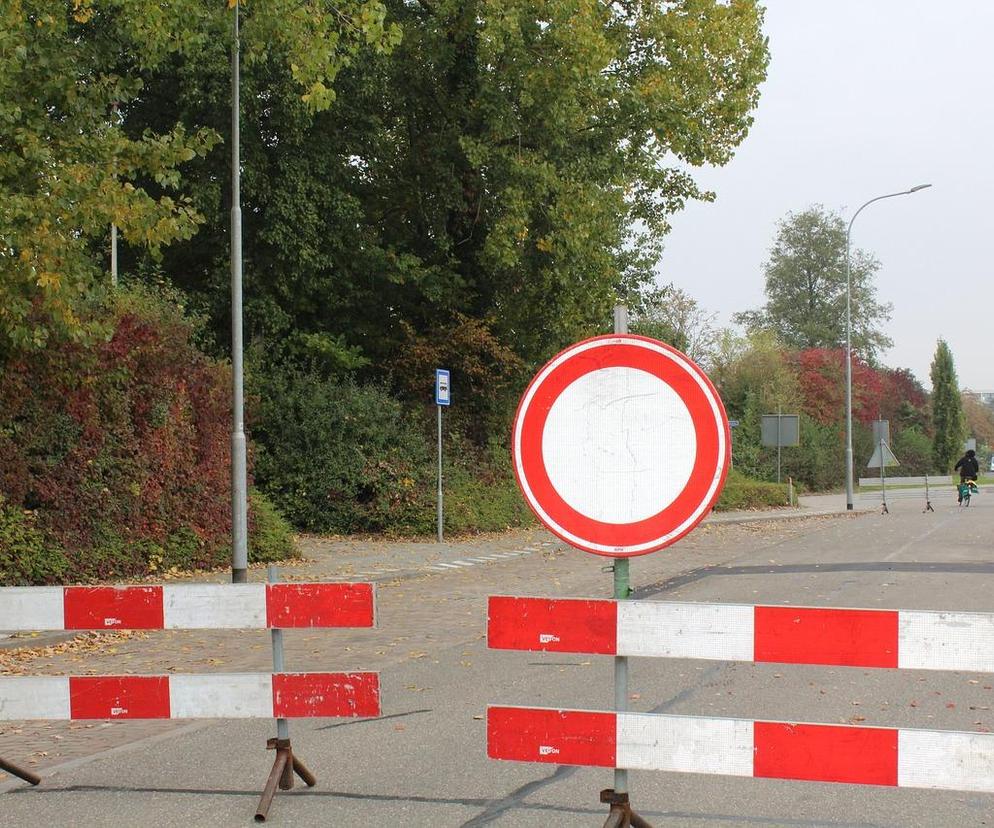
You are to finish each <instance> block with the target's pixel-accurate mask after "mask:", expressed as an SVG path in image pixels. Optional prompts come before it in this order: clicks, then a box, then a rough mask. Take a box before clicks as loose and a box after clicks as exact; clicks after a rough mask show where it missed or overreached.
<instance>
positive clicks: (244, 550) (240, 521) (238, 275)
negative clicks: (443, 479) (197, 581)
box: [231, 0, 248, 584]
mask: <svg viewBox="0 0 994 828" xmlns="http://www.w3.org/2000/svg"><path fill="white" fill-rule="evenodd" d="M239 6H240V4H239V3H238V0H236V2H235V4H234V12H235V20H234V39H233V40H232V44H231V379H232V394H231V397H232V416H231V581H232V583H235V584H244V583H245V582H246V581H247V580H248V491H247V489H248V481H247V473H246V467H247V460H246V446H245V392H244V369H243V365H242V350H243V346H242V204H241V155H240V152H241V135H240V131H239V116H240V100H239V92H240V82H241V72H240V69H241V67H240V65H239V64H240V61H239V52H240V50H241V44H240V42H239V31H238V14H239V12H240V8H239Z"/></svg>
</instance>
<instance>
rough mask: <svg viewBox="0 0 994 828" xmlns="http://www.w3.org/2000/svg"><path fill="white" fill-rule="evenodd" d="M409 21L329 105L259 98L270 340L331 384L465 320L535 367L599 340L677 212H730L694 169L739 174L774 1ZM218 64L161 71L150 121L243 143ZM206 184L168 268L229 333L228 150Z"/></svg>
mask: <svg viewBox="0 0 994 828" xmlns="http://www.w3.org/2000/svg"><path fill="white" fill-rule="evenodd" d="M389 9H390V13H391V15H392V18H393V19H394V20H396V22H397V23H398V24H399V25H400V26H401V27H402V29H403V31H404V38H403V41H402V42H401V44H400V45H399V47H398V48H397V49H396V50H395V51H394V52H393V53H391V54H389V55H384V54H377V53H375V52H374V51H373V50H363V51H361V52H360V53H359V54H357V55H356V57H355V59H354V60H353V62H352V64H351V66H350V67H349V68H348V69H347V70H346V71H344V72H343V73H342V74H341V75H340V76H339V78H338V86H337V89H338V91H339V95H338V98H337V101H336V104H335V106H334V107H333V108H332V109H330V110H329V111H327V112H324V113H316V114H315V113H313V112H311V111H309V110H308V109H307V108H306V107H303V106H301V105H299V104H298V103H297V102H295V101H292V100H290V99H289V98H288V97H287V95H286V94H285V91H284V90H285V89H287V88H288V85H289V83H290V82H291V81H292V78H289V77H288V76H287V72H286V69H285V64H284V63H280V62H278V61H260V62H258V63H257V64H256V65H255V66H254V67H253V68H251V69H249V70H248V72H247V77H246V84H247V88H248V89H250V90H252V89H255V90H264V89H267V90H271V92H270V93H269V94H265V95H263V94H255V95H250V94H246V96H245V102H246V104H245V105H246V113H245V122H244V126H243V138H244V141H245V146H246V149H245V177H244V179H243V198H244V203H245V208H246V209H245V231H246V248H245V263H246V280H245V289H246V328H247V331H248V333H249V335H250V336H251V337H253V338H255V339H257V340H258V339H264V340H265V341H267V342H269V343H279V345H280V347H282V348H286V349H289V350H292V351H294V352H295V353H296V354H297V355H298V356H301V357H304V358H308V354H309V353H311V352H313V350H314V347H315V345H320V346H321V347H322V348H323V351H324V353H325V355H326V356H329V357H331V358H330V359H329V360H328V366H329V370H334V368H335V365H334V362H335V359H337V360H338V369H339V370H348V369H349V365H348V364H347V363H348V362H349V361H350V360H352V359H354V358H359V359H362V360H367V361H368V368H367V369H366V371H367V375H368V374H372V375H375V376H376V377H377V378H379V377H381V376H383V374H384V373H385V372H386V370H387V366H389V365H390V364H391V363H392V362H393V361H394V360H395V358H396V356H397V354H398V353H401V352H402V351H404V350H405V349H408V348H411V347H419V343H418V340H419V339H421V340H424V339H434V338H435V337H436V336H437V335H438V333H439V332H442V333H443V335H444V331H445V328H446V326H447V325H450V324H460V322H459V320H463V319H472V320H476V321H477V322H478V323H479V324H480V325H482V326H483V328H484V329H485V330H483V329H480V330H479V331H478V333H479V336H478V337H476V340H477V341H478V342H480V343H486V342H487V341H488V340H490V338H491V337H492V338H493V339H494V340H496V341H497V342H499V343H501V345H502V346H504V347H510V348H512V349H513V351H514V352H515V354H516V355H517V357H518V358H520V359H521V360H523V361H524V362H525V363H534V362H535V361H537V360H540V359H542V358H543V357H545V356H547V355H548V354H549V352H550V351H552V350H554V349H555V348H557V347H559V346H561V345H562V344H564V343H565V342H568V341H570V340H572V339H574V338H576V337H577V336H580V335H583V334H587V333H592V332H595V331H597V330H599V329H600V328H601V327H602V326H603V324H604V320H605V319H607V318H609V315H610V306H611V304H612V303H613V302H614V301H615V299H616V297H617V296H618V294H619V291H620V292H622V293H624V294H625V295H626V296H629V297H632V298H634V297H635V296H637V295H638V294H639V293H640V292H641V291H642V290H643V289H644V288H645V286H646V285H648V284H650V280H651V278H652V269H653V265H654V264H655V261H656V259H657V257H658V253H659V239H660V238H661V236H662V235H663V233H664V232H665V230H666V229H667V227H668V225H667V218H668V216H669V215H671V214H672V213H673V212H674V211H676V210H678V209H680V208H681V207H682V206H683V204H684V203H685V201H686V200H687V199H689V198H709V197H710V194H708V193H706V192H703V191H701V190H700V189H699V188H698V187H697V186H696V184H695V183H694V181H693V179H692V177H691V176H690V175H689V174H688V173H687V172H686V171H685V170H686V168H687V166H688V165H701V164H723V163H725V162H726V161H727V160H728V159H729V158H730V157H731V155H732V152H733V150H734V148H735V147H736V146H737V145H738V144H739V142H741V140H742V139H743V138H744V137H745V135H746V133H747V131H748V128H749V126H750V124H751V111H752V109H753V108H754V107H755V105H756V102H757V99H758V86H759V83H760V82H761V81H762V79H763V77H764V75H765V67H766V62H767V50H766V42H765V39H764V38H763V36H762V34H761V31H760V26H761V21H762V12H761V10H760V9H759V8H758V7H757V5H756V3H755V2H752V0H734V2H730V3H725V2H716V1H715V0H680V2H674V3H667V4H642V3H631V4H628V3H615V4H604V3H600V2H595V0H500V2H497V0H474V1H473V2H465V0H430V1H429V0H424V2H420V3H415V2H402V1H401V0H392V2H390V3H389ZM197 59H198V60H201V61H202V62H203V64H202V65H203V71H200V70H198V71H196V72H192V73H191V72H188V71H187V70H186V69H185V68H183V67H181V66H179V65H171V66H167V67H163V68H162V69H160V70H158V71H157V72H155V73H151V74H150V75H149V76H148V77H147V78H146V87H147V89H148V90H149V93H150V94H149V98H148V100H149V104H148V105H147V106H145V107H144V108H142V109H141V111H138V110H134V111H133V112H132V113H131V120H130V125H129V128H130V129H133V130H135V131H136V132H140V131H141V130H142V129H144V127H145V126H146V125H148V124H154V123H156V122H157V120H156V119H161V118H163V117H165V118H166V119H167V120H168V119H175V120H180V121H182V122H186V123H208V124H212V125H213V126H214V128H215V129H217V130H218V131H219V132H221V133H222V134H223V133H224V130H225V127H224V125H223V123H219V122H218V121H216V120H215V121H212V120H211V117H212V116H211V114H210V113H211V112H213V111H215V110H216V109H217V102H218V101H219V100H221V99H222V98H223V96H224V95H225V94H226V93H225V90H224V89H223V87H221V86H219V85H218V84H217V83H216V82H211V81H210V78H211V77H212V74H213V73H212V71H211V70H210V69H209V67H210V66H211V65H212V63H216V62H219V61H220V57H212V56H211V47H210V46H209V45H208V46H207V47H205V48H204V49H203V50H202V52H201V54H200V56H199V57H198V58H197ZM153 102H154V104H153ZM163 113H167V114H165V115H164V114H163ZM190 169H191V170H196V171H197V178H198V182H199V183H197V184H196V185H191V192H193V193H194V200H195V203H196V205H197V206H198V209H199V210H200V211H201V212H202V213H203V214H205V215H208V216H210V217H213V218H212V219H211V223H210V226H209V232H208V233H207V234H202V235H201V236H199V237H198V238H197V239H196V240H195V242H191V243H183V244H179V245H175V246H174V247H173V248H171V249H170V250H169V251H167V253H166V256H165V258H164V260H163V264H162V267H163V269H164V270H165V272H166V273H167V274H168V275H169V277H170V278H172V279H174V280H175V281H176V282H177V283H179V284H181V285H182V286H183V287H184V288H185V289H187V290H188V291H190V292H192V293H194V294H195V295H196V296H197V297H198V301H199V302H200V303H201V304H202V305H203V306H204V307H205V308H207V309H208V310H209V311H210V312H211V313H212V314H213V316H214V318H215V320H216V330H217V332H218V334H219V336H220V337H222V338H223V337H224V336H225V334H226V322H225V319H224V313H223V309H224V307H225V303H226V298H225V297H226V262H225V260H224V255H223V254H224V244H223V242H224V234H225V218H224V216H225V211H224V209H223V206H224V205H223V203H222V199H223V193H222V191H221V190H220V188H218V186H217V184H216V182H217V181H218V180H223V175H224V173H223V159H219V158H218V157H217V154H214V155H212V156H210V157H208V158H207V159H205V160H204V161H202V162H200V161H198V162H196V163H195V164H192V165H191V166H190ZM134 266H135V267H137V268H145V269H151V265H149V264H148V263H147V262H144V263H143V262H139V261H136V262H135V263H134ZM305 334H306V338H304V337H303V335H305ZM422 350H423V349H422ZM339 357H345V358H339ZM472 357H473V358H474V359H479V360H486V359H488V358H489V357H488V354H487V353H486V352H485V351H480V352H479V353H478V354H473V355H472ZM456 379H457V378H456V377H454V378H453V381H454V382H455V381H456Z"/></svg>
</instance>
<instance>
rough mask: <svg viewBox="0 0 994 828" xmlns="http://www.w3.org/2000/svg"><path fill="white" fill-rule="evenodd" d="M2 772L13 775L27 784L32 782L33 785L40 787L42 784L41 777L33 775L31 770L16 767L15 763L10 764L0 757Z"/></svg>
mask: <svg viewBox="0 0 994 828" xmlns="http://www.w3.org/2000/svg"><path fill="white" fill-rule="evenodd" d="M0 770H2V771H5V772H6V773H9V774H13V775H14V776H17V777H19V778H21V779H23V780H24V781H25V782H30V783H31V784H32V785H38V784H40V783H41V777H40V776H38V775H37V774H34V773H31V771H29V770H25V769H24V768H22V767H20V766H18V765H15V764H14V763H13V762H8V761H7V760H6V759H4V758H2V757H0Z"/></svg>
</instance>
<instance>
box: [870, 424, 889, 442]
mask: <svg viewBox="0 0 994 828" xmlns="http://www.w3.org/2000/svg"><path fill="white" fill-rule="evenodd" d="M881 440H883V441H884V442H885V443H887V444H890V420H874V421H873V444H874V445H880V441H881Z"/></svg>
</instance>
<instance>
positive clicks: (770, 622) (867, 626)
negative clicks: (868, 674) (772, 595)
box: [755, 607, 898, 667]
mask: <svg viewBox="0 0 994 828" xmlns="http://www.w3.org/2000/svg"><path fill="white" fill-rule="evenodd" d="M897 640H898V613H897V612H893V611H886V610H849V609H820V608H811V607H756V608H755V660H756V661H772V662H779V663H783V664H835V665H839V666H848V667H897V649H898V645H897Z"/></svg>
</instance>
